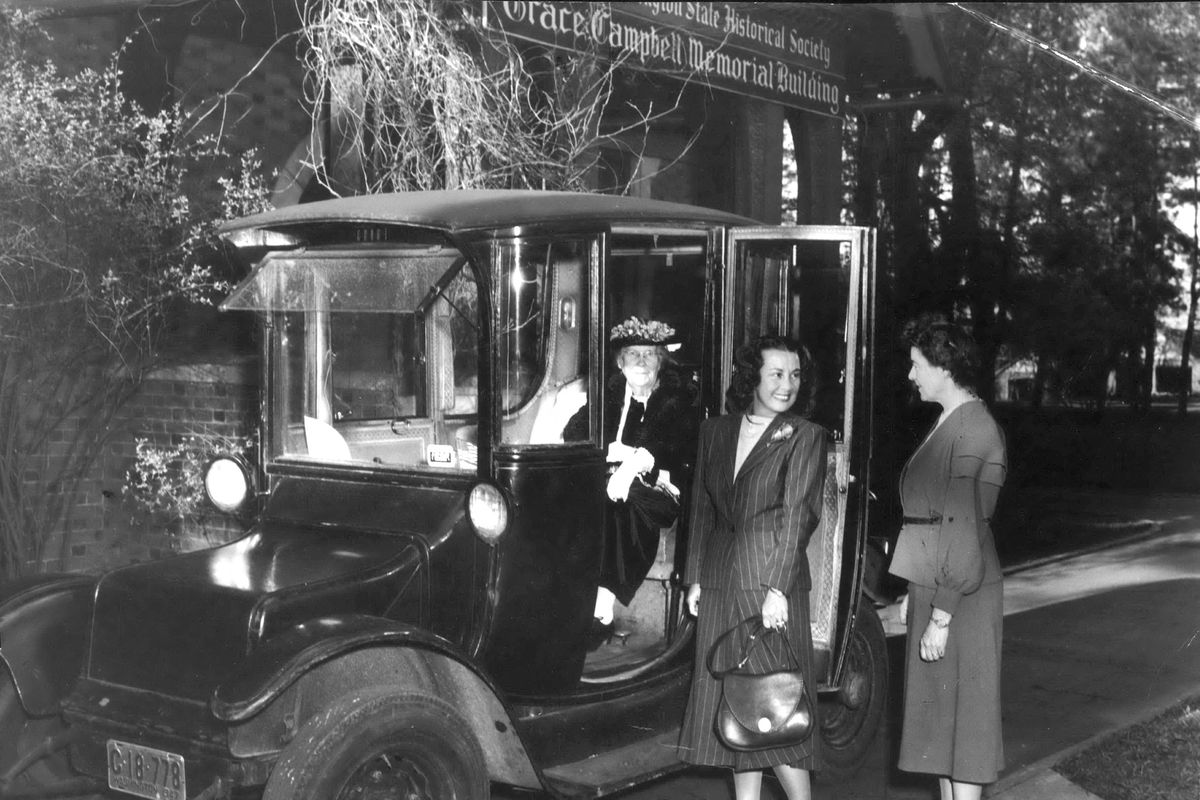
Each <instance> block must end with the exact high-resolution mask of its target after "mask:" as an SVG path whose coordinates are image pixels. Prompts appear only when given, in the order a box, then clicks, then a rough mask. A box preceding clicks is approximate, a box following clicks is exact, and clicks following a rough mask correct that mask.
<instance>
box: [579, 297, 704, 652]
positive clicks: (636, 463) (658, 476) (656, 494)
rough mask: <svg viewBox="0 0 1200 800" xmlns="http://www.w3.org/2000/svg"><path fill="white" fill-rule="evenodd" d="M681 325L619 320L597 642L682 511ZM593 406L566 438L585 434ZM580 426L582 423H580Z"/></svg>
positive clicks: (688, 397) (685, 456) (689, 414)
mask: <svg viewBox="0 0 1200 800" xmlns="http://www.w3.org/2000/svg"><path fill="white" fill-rule="evenodd" d="M675 341H676V339H675V329H674V328H672V327H671V326H670V325H667V324H665V323H662V322H657V321H655V320H649V321H647V320H642V319H641V318H639V317H630V318H629V319H627V320H625V321H624V322H622V323H621V324H619V325H616V326H615V327H613V329H612V331H611V332H610V335H609V345H610V347H611V348H612V349H613V352H614V355H615V360H616V365H617V372H616V373H615V374H614V375H613V376H612V377H611V378H609V380H608V384H607V393H606V399H605V404H604V420H603V425H604V427H603V430H604V434H605V437H606V438H607V439H608V454H607V459H608V464H609V478H608V483H607V486H606V492H607V494H608V502H607V503H606V504H605V514H606V519H605V527H604V529H605V541H604V556H603V561H602V565H601V573H600V589H599V591H598V593H597V598H596V611H595V619H596V622H595V626H594V628H593V634H592V645H593V646H595V645H598V644H599V643H600V642H602V641H604V639H605V638H607V635H608V634H609V633H610V632H611V630H612V625H613V615H614V601H615V600H619V601H621V603H622V605H629V602H630V601H631V600H633V596H634V595H635V594H636V593H637V590H638V587H639V586H641V584H642V581H643V580H645V578H646V574H647V573H648V572H649V571H650V567H651V566H653V564H654V560H655V558H656V556H657V555H658V542H659V531H660V529H662V528H668V527H670V526H671V525H672V524H673V523H674V522H675V520H676V519H677V518H678V516H679V499H680V491H679V489H680V487H684V486H687V484H688V478H689V473H690V464H689V463H688V461H689V460H690V458H691V456H692V455H693V454H694V452H695V447H696V424H697V417H698V414H697V410H696V407H695V404H696V389H695V386H694V385H693V383H692V382H691V380H689V379H688V377H687V376H686V375H684V374H683V372H681V371H680V370H679V369H678V368H676V367H675V365H674V363H673V362H672V361H671V359H670V357H669V354H668V351H667V347H668V345H670V344H673V343H675ZM586 414H587V409H586V408H585V409H582V410H580V411H579V413H577V414H576V415H575V416H574V417H573V418H572V419H571V421H570V422H569V423H568V424H567V429H566V431H565V432H564V438H565V439H567V440H568V441H570V440H571V439H572V438H583V432H586V430H587V428H586V425H587V417H586ZM577 428H578V429H579V430H577Z"/></svg>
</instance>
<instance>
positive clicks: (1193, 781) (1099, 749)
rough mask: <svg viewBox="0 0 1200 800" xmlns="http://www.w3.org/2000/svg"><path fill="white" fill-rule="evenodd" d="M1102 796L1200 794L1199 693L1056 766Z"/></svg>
mask: <svg viewBox="0 0 1200 800" xmlns="http://www.w3.org/2000/svg"><path fill="white" fill-rule="evenodd" d="M1054 769H1055V771H1057V772H1058V773H1060V774H1061V775H1063V776H1064V777H1065V778H1067V779H1068V780H1070V781H1071V782H1072V783H1075V784H1077V785H1079V786H1082V787H1083V788H1084V789H1087V790H1088V791H1089V792H1091V793H1092V794H1094V795H1096V796H1098V797H1100V798H1102V800H1196V798H1198V797H1200V696H1196V697H1193V698H1190V699H1188V700H1186V701H1184V702H1182V703H1180V704H1179V705H1177V706H1175V707H1173V708H1171V709H1169V710H1167V711H1165V712H1164V713H1162V714H1160V715H1159V716H1157V717H1155V718H1154V719H1152V720H1149V721H1147V722H1144V723H1142V724H1140V725H1134V726H1133V727H1131V728H1126V729H1125V730H1123V731H1120V732H1118V733H1115V734H1113V735H1111V736H1108V737H1105V738H1104V739H1101V740H1100V741H1099V742H1097V743H1096V744H1094V745H1093V746H1091V747H1089V748H1087V749H1086V750H1084V751H1082V752H1080V753H1076V754H1075V755H1073V756H1071V757H1070V758H1067V759H1065V760H1064V761H1062V762H1060V763H1059V764H1058V765H1056V766H1055V768H1054Z"/></svg>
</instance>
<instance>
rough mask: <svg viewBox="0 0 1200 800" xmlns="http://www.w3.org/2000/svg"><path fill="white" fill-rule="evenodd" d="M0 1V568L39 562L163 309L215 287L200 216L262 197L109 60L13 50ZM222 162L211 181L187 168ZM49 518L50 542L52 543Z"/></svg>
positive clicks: (153, 355)
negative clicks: (75, 66)
mask: <svg viewBox="0 0 1200 800" xmlns="http://www.w3.org/2000/svg"><path fill="white" fill-rule="evenodd" d="M35 35H38V34H37V28H36V25H35V20H33V19H31V18H30V17H28V16H24V15H22V14H20V13H19V12H14V11H7V10H6V11H3V12H0V185H3V186H4V192H3V193H0V574H3V575H9V576H11V575H16V574H19V573H21V572H23V571H26V570H28V569H39V568H41V567H42V565H43V564H44V562H45V560H46V559H47V558H48V557H51V556H53V555H57V554H48V553H46V552H45V548H46V543H47V541H49V538H50V535H51V533H52V532H53V531H56V530H65V531H67V532H68V533H69V531H70V527H71V509H72V506H73V503H74V501H75V491H74V490H75V488H76V487H77V486H78V485H79V482H80V481H81V479H82V478H83V477H84V476H85V475H86V474H87V471H88V469H89V467H90V466H91V465H92V464H93V463H94V461H95V459H96V458H97V456H98V454H99V452H100V450H101V447H102V445H103V444H104V443H105V441H106V438H107V435H108V433H107V431H108V428H109V423H110V422H111V420H112V419H113V416H114V414H115V412H116V411H117V409H119V408H120V406H121V405H122V404H123V403H124V402H125V401H126V400H127V399H128V398H129V397H130V396H131V395H132V394H133V393H134V392H136V390H137V388H138V387H139V385H140V384H141V382H142V380H143V379H144V378H145V376H146V375H147V373H148V372H149V371H151V370H153V369H155V368H157V367H160V366H162V365H163V364H164V363H165V361H166V359H167V357H168V356H167V354H168V353H169V352H170V346H169V344H170V343H169V341H168V339H167V335H168V333H169V331H170V319H171V317H172V314H173V313H174V312H176V311H178V310H179V309H180V308H182V307H184V306H186V305H187V304H191V303H204V302H208V301H209V300H210V299H211V298H212V297H213V292H214V291H215V290H218V289H220V288H222V280H221V275H220V273H219V271H218V270H216V269H215V268H214V264H215V263H216V260H215V259H214V254H215V250H214V249H213V248H212V244H213V239H212V235H211V234H212V228H213V224H214V222H215V221H216V220H218V219H220V218H221V217H224V216H232V215H234V214H240V213H244V212H247V211H250V210H257V209H259V208H261V207H262V205H263V194H262V193H261V192H260V191H259V190H258V188H257V187H258V186H259V182H258V181H256V180H255V178H254V175H253V173H254V167H255V165H254V163H253V161H252V160H251V159H243V160H242V161H241V162H237V161H232V162H231V161H230V159H229V157H228V156H226V155H225V154H224V153H222V152H221V150H220V148H219V147H218V146H217V145H216V144H215V143H214V142H212V141H209V140H200V141H189V140H186V139H184V138H183V137H182V136H181V135H180V134H179V131H180V130H183V129H185V127H186V126H185V125H183V124H182V123H183V121H184V115H183V112H182V111H181V110H180V109H179V108H178V107H170V108H167V109H166V110H164V111H162V112H161V113H157V114H153V115H147V114H144V113H142V112H140V111H139V110H137V109H136V108H133V107H130V106H129V105H128V104H127V103H125V102H124V101H123V99H122V96H121V93H120V75H119V74H118V73H117V71H116V70H115V69H109V70H106V71H104V72H99V73H97V72H92V71H84V72H81V73H79V74H77V75H65V74H62V73H61V72H59V71H58V70H56V69H55V68H54V67H53V66H52V65H50V64H48V63H36V62H34V61H32V60H29V59H27V58H26V57H25V52H26V50H25V47H24V45H25V43H26V42H27V41H28V37H30V36H35ZM220 174H226V175H233V176H234V177H232V178H227V179H225V180H221V181H217V180H214V179H212V178H209V179H207V180H200V179H198V178H197V177H196V176H199V175H208V176H213V175H220ZM66 538H67V537H66V534H64V546H65V544H66Z"/></svg>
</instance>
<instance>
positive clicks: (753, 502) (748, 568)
mask: <svg viewBox="0 0 1200 800" xmlns="http://www.w3.org/2000/svg"><path fill="white" fill-rule="evenodd" d="M741 421H742V415H741V414H726V415H724V416H720V417H714V418H712V419H709V420H706V421H705V422H704V424H703V425H702V426H701V427H700V445H699V448H698V451H697V454H696V467H695V477H694V480H693V483H692V487H693V488H692V505H691V525H690V539H689V542H688V555H687V563H686V565H685V567H684V581H685V582H687V583H699V584H700V585H701V587H702V588H717V587H722V586H725V587H729V588H736V589H760V588H768V587H774V588H776V589H778V590H779V591H781V592H783V593H784V594H785V595H789V596H790V595H791V593H792V591H793V590H800V591H804V592H807V591H808V590H809V589H811V588H812V577H811V576H810V575H809V569H808V553H807V549H808V540H809V537H811V536H812V533H813V531H814V530H816V528H817V524H818V523H819V522H820V520H821V508H822V491H823V486H824V480H825V453H826V447H827V444H826V434H825V430H824V428H822V427H821V426H819V425H817V424H816V423H813V422H809V421H808V420H806V419H803V418H801V417H798V416H795V415H793V414H780V415H778V416H776V417H775V418H774V419H773V420H771V422H770V424H769V425H768V427H767V429H766V431H764V432H763V434H762V436H761V437H760V438H759V440H758V442H757V443H755V445H754V449H753V450H751V451H750V454H749V455H748V456H747V457H746V461H745V463H743V464H742V468H741V470H740V471H739V472H738V474H737V477H736V478H735V477H734V475H733V462H734V458H735V457H736V453H737V440H738V429H739V426H740V425H741ZM789 429H790V431H791V432H790V434H789V433H788V430H789Z"/></svg>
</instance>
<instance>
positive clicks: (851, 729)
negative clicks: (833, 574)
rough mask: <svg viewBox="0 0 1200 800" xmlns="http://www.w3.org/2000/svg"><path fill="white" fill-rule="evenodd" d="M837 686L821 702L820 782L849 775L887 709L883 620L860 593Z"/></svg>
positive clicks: (862, 757) (859, 763)
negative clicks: (833, 693)
mask: <svg viewBox="0 0 1200 800" xmlns="http://www.w3.org/2000/svg"><path fill="white" fill-rule="evenodd" d="M841 687H842V688H841V690H840V691H838V692H837V693H836V694H835V695H834V696H833V697H831V698H829V699H827V700H825V701H824V702H822V703H821V706H820V731H821V749H820V765H819V769H818V773H817V774H818V776H819V777H820V778H821V780H822V781H825V780H828V781H831V782H835V781H840V780H845V779H846V778H849V777H851V776H852V775H854V774H855V773H856V772H857V771H858V770H859V768H860V767H861V766H862V765H863V762H864V761H866V759H867V756H868V755H869V754H870V752H871V743H872V742H873V741H874V739H875V734H876V733H877V732H878V730H879V725H880V723H881V722H882V720H883V714H884V710H885V709H886V707H887V689H888V652H887V637H886V635H885V634H884V631H883V623H882V622H880V621H879V615H878V614H877V613H875V609H874V607H873V606H872V605H871V603H870V602H869V601H868V600H867V599H866V598H864V597H860V598H859V601H858V613H857V614H856V615H855V618H854V630H853V631H852V632H851V634H850V642H849V646H848V649H847V651H846V665H845V668H844V670H843V675H842V684H841Z"/></svg>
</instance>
